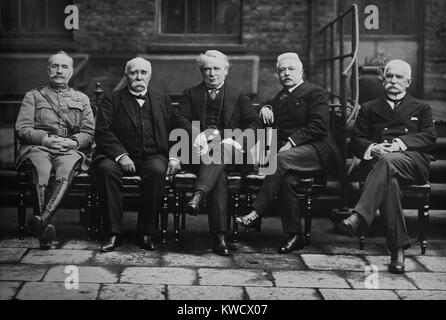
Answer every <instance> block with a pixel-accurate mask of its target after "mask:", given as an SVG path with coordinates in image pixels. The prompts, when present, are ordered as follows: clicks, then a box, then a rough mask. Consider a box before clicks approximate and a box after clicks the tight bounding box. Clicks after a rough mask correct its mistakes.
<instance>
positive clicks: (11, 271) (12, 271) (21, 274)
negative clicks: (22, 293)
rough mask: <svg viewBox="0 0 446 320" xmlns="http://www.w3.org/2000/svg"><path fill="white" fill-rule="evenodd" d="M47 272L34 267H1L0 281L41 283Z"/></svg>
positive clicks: (42, 268)
mask: <svg viewBox="0 0 446 320" xmlns="http://www.w3.org/2000/svg"><path fill="white" fill-rule="evenodd" d="M47 270H48V268H45V267H39V266H34V265H20V264H19V265H0V280H6V281H8V280H12V281H40V280H42V278H43V276H44V275H45V273H46V272H47Z"/></svg>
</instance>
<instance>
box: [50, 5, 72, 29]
mask: <svg viewBox="0 0 446 320" xmlns="http://www.w3.org/2000/svg"><path fill="white" fill-rule="evenodd" d="M70 4H73V1H71V0H48V28H49V31H50V32H58V33H63V32H68V30H66V29H65V18H66V17H67V16H68V15H67V14H65V12H64V11H65V7H66V6H68V5H70Z"/></svg>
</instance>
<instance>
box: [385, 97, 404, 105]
mask: <svg viewBox="0 0 446 320" xmlns="http://www.w3.org/2000/svg"><path fill="white" fill-rule="evenodd" d="M386 99H387V101H390V102H393V103H394V104H395V105H397V104H398V103H400V102H401V100H403V99H392V98H389V97H386Z"/></svg>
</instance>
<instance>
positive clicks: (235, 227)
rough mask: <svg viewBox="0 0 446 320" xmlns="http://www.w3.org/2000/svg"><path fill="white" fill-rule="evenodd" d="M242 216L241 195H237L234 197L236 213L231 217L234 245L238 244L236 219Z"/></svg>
mask: <svg viewBox="0 0 446 320" xmlns="http://www.w3.org/2000/svg"><path fill="white" fill-rule="evenodd" d="M239 214H240V194H239V193H236V194H235V195H234V211H233V215H232V217H231V220H232V241H233V242H234V243H237V242H238V224H237V222H235V218H236V217H237V216H238V215H239Z"/></svg>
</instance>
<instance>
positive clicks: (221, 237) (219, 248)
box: [212, 233, 229, 257]
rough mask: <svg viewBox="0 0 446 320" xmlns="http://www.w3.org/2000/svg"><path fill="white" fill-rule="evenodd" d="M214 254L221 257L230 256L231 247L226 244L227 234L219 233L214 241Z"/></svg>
mask: <svg viewBox="0 0 446 320" xmlns="http://www.w3.org/2000/svg"><path fill="white" fill-rule="evenodd" d="M212 251H214V253H216V254H218V255H220V256H225V257H227V256H229V247H228V245H227V244H226V240H225V234H224V233H219V234H218V235H217V236H216V237H215V239H214V247H213V248H212Z"/></svg>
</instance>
